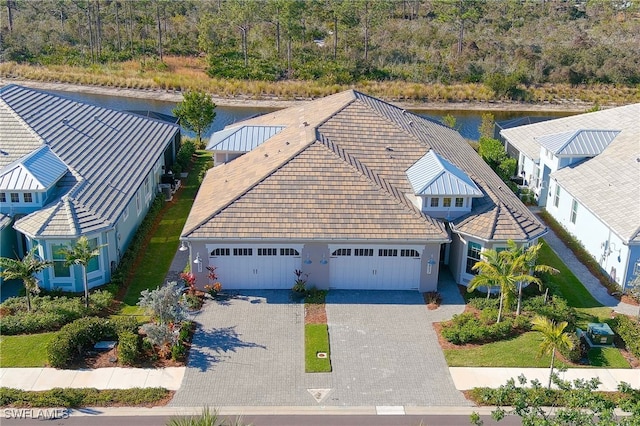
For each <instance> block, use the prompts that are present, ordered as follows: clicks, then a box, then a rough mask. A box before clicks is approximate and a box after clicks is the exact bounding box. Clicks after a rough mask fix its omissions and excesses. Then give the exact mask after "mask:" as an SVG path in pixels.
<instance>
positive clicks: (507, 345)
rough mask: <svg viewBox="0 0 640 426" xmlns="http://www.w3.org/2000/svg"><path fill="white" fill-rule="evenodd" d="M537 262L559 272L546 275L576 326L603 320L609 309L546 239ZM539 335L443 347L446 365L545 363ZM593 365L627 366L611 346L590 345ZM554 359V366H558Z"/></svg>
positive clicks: (526, 365)
mask: <svg viewBox="0 0 640 426" xmlns="http://www.w3.org/2000/svg"><path fill="white" fill-rule="evenodd" d="M538 264H542V265H549V266H552V267H554V268H556V269H558V270H559V271H560V272H559V273H558V274H554V275H549V276H548V277H547V278H548V281H549V283H550V287H552V288H554V289H557V291H558V292H559V293H560V294H561V295H562V297H564V298H565V299H566V300H567V302H568V304H569V306H572V307H573V308H575V309H576V314H577V318H576V326H577V327H579V328H581V329H583V330H584V329H586V328H587V324H588V323H590V322H604V321H605V320H606V319H608V318H610V317H611V316H610V315H611V309H610V308H608V307H606V306H603V305H602V304H601V303H600V302H598V301H597V300H596V299H595V298H594V297H593V296H592V295H591V293H589V291H588V290H587V289H586V288H585V287H584V286H583V285H582V283H581V282H580V280H578V279H577V278H576V276H575V275H574V274H573V272H571V271H570V270H569V268H567V267H566V265H565V264H564V263H563V262H562V260H560V258H559V257H558V256H557V255H556V253H555V252H554V251H553V250H551V248H550V247H549V245H547V243H546V242H544V241H543V242H542V248H541V249H540V252H539V256H538ZM540 341H541V337H540V335H539V333H537V332H529V333H524V334H522V335H520V336H518V337H516V338H514V339H511V340H505V341H499V342H494V343H489V344H485V345H481V346H477V347H474V348H470V349H445V350H444V354H445V358H446V360H447V363H448V364H449V366H450V367H523V368H524V367H548V366H549V365H550V363H551V357H550V355H546V356H543V357H541V358H538V357H537V354H538V348H539V345H540ZM589 359H590V360H591V364H592V366H593V367H607V368H630V366H629V364H628V362H627V361H626V360H625V359H624V357H623V356H622V355H621V354H620V351H619V350H618V349H615V348H602V349H600V348H594V349H592V350H591V351H590V352H589ZM561 365H562V363H561V362H556V367H559V366H561Z"/></svg>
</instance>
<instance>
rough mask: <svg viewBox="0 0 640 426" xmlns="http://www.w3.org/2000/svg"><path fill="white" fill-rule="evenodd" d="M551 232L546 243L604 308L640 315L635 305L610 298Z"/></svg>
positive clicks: (546, 238)
mask: <svg viewBox="0 0 640 426" xmlns="http://www.w3.org/2000/svg"><path fill="white" fill-rule="evenodd" d="M538 210H539V209H537V208H532V209H531V211H532V212H534V213H535V212H536V211H538ZM548 229H549V232H548V233H547V234H545V235H544V236H543V237H542V238H543V239H544V240H545V241H546V243H547V244H548V245H549V247H551V249H552V250H553V251H554V252H555V253H556V254H557V255H558V257H560V259H562V262H564V264H565V265H567V268H569V269H570V270H571V272H573V274H574V275H575V276H576V278H578V279H579V280H580V282H581V283H582V284H583V285H584V287H585V288H586V289H587V290H588V291H589V293H591V295H592V296H593V297H595V299H596V300H597V301H598V302H600V303H602V304H603V305H604V306H608V307H610V308H611V309H613V310H614V311H616V312H618V313H621V314H624V315H630V316H636V315H638V309H639V308H638V307H637V306H634V305H630V304H628V303H623V302H621V301H619V300H618V299H616V298H615V297H613V296H610V295H609V294H608V293H607V289H606V288H604V287H603V286H602V284H600V281H599V280H598V279H597V278H596V277H594V276H593V274H592V273H591V272H590V271H589V270H588V269H587V267H586V266H584V265H583V264H582V262H580V261H579V260H578V258H577V257H576V256H575V255H574V254H573V252H572V251H571V249H569V248H568V247H567V246H566V245H565V244H564V243H563V242H562V240H560V238H558V235H556V233H555V232H553V230H552V229H551V228H548Z"/></svg>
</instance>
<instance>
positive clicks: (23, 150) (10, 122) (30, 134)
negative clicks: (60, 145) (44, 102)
mask: <svg viewBox="0 0 640 426" xmlns="http://www.w3.org/2000/svg"><path fill="white" fill-rule="evenodd" d="M43 144H44V141H43V140H42V138H41V137H40V136H38V135H37V134H36V133H35V132H34V131H33V130H32V129H31V128H30V127H29V126H28V125H27V123H25V122H24V120H22V119H21V118H20V117H19V116H18V115H17V114H16V113H15V112H14V111H13V110H12V109H11V108H10V107H9V106H8V105H7V103H6V102H5V101H4V100H3V99H2V98H0V169H2V168H3V167H5V166H7V165H9V164H11V163H13V162H14V161H18V160H20V159H21V158H22V157H24V156H26V155H28V154H29V153H30V152H32V151H33V150H35V149H38V148H40V147H41V146H42V145H43Z"/></svg>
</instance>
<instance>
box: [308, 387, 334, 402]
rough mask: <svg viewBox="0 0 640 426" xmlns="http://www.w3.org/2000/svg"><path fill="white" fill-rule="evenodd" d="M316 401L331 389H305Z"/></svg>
mask: <svg viewBox="0 0 640 426" xmlns="http://www.w3.org/2000/svg"><path fill="white" fill-rule="evenodd" d="M307 390H308V391H309V393H310V394H311V396H312V397H313V399H315V400H316V402H320V401H322V400H323V399H324V398H325V397H326V396H327V395H328V394H329V392H331V389H307Z"/></svg>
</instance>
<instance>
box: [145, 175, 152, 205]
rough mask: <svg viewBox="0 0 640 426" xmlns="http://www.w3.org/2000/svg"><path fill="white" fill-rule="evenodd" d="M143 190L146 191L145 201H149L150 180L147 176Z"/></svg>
mask: <svg viewBox="0 0 640 426" xmlns="http://www.w3.org/2000/svg"><path fill="white" fill-rule="evenodd" d="M144 186H145V189H146V191H147V201H149V200H150V199H151V179H150V178H149V176H147V180H146V181H145V182H144Z"/></svg>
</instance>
